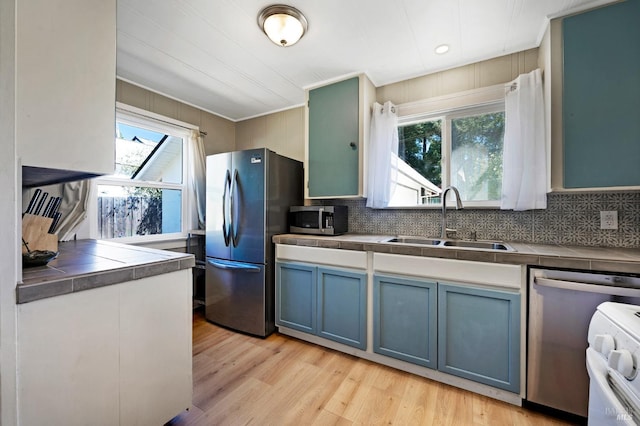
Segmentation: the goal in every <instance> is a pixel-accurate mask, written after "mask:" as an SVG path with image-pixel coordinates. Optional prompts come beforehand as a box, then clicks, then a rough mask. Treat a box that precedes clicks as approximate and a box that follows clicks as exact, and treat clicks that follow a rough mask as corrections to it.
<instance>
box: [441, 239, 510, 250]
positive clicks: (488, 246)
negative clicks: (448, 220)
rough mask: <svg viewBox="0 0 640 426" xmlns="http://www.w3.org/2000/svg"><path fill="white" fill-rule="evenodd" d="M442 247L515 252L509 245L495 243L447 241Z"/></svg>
mask: <svg viewBox="0 0 640 426" xmlns="http://www.w3.org/2000/svg"><path fill="white" fill-rule="evenodd" d="M442 245H443V246H444V247H460V248H474V249H485V250H505V251H515V250H514V249H513V248H512V247H511V246H509V245H508V244H505V243H500V242H495V241H462V240H447V241H443V242H442Z"/></svg>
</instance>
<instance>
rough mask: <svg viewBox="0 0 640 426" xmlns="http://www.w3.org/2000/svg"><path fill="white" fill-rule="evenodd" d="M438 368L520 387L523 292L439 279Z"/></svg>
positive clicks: (510, 387) (511, 387)
mask: <svg viewBox="0 0 640 426" xmlns="http://www.w3.org/2000/svg"><path fill="white" fill-rule="evenodd" d="M438 369H439V370H440V371H442V372H445V373H449V374H453V375H456V376H460V377H464V378H466V379H470V380H474V381H476V382H480V383H484V384H487V385H490V386H494V387H496V388H501V389H505V390H508V391H511V392H519V391H520V295H519V294H517V293H512V292H508V291H499V290H488V289H483V288H482V289H481V288H476V287H467V286H462V285H455V284H444V283H438Z"/></svg>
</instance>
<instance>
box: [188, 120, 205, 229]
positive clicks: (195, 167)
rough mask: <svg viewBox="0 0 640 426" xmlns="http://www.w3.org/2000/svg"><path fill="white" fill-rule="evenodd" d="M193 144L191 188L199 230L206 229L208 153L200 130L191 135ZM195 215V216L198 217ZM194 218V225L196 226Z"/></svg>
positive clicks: (191, 145)
mask: <svg viewBox="0 0 640 426" xmlns="http://www.w3.org/2000/svg"><path fill="white" fill-rule="evenodd" d="M190 142H191V143H189V144H188V146H189V153H188V155H189V164H191V165H192V167H191V169H190V170H189V187H190V188H191V189H192V190H193V194H194V196H193V207H194V212H196V215H197V224H198V226H197V228H198V229H205V210H206V199H205V197H206V191H205V185H206V161H207V160H206V153H205V151H204V141H203V139H202V135H201V134H200V132H199V131H198V130H194V131H193V132H192V134H191V141H190ZM196 215H194V216H196ZM195 219H196V217H194V224H195Z"/></svg>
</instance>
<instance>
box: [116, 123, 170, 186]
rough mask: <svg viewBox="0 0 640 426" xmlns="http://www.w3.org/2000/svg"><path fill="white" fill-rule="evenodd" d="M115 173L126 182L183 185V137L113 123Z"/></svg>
mask: <svg viewBox="0 0 640 426" xmlns="http://www.w3.org/2000/svg"><path fill="white" fill-rule="evenodd" d="M116 135H117V138H116V172H115V174H114V176H117V177H120V178H126V179H133V180H141V181H151V182H168V183H182V143H183V141H182V138H179V137H176V136H172V135H168V134H162V133H158V132H154V131H151V130H147V129H143V128H140V127H135V126H130V125H127V124H124V123H120V122H118V123H116Z"/></svg>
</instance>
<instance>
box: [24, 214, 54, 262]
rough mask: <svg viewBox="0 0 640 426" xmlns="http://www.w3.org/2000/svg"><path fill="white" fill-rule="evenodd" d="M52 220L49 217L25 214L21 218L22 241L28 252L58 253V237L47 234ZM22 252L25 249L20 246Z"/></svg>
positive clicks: (25, 250)
mask: <svg viewBox="0 0 640 426" xmlns="http://www.w3.org/2000/svg"><path fill="white" fill-rule="evenodd" d="M52 222H53V219H52V218H50V217H44V216H37V215H33V214H25V215H24V216H22V239H23V240H24V241H25V242H26V243H27V245H28V246H29V250H31V251H34V250H50V251H54V252H57V251H58V236H57V235H56V234H49V228H50V227H51V223H52ZM22 252H23V253H26V252H27V248H26V247H25V246H24V244H22Z"/></svg>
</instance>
